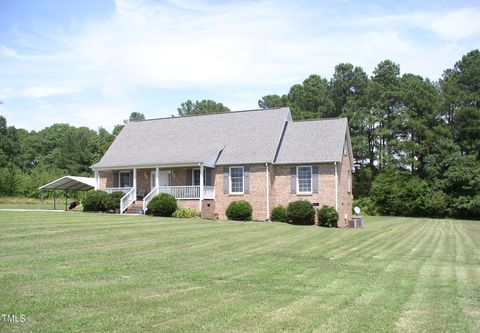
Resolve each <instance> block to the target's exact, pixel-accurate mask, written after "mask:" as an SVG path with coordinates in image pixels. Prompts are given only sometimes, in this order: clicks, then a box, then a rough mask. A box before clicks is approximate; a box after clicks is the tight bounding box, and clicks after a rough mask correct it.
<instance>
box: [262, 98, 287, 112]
mask: <svg viewBox="0 0 480 333" xmlns="http://www.w3.org/2000/svg"><path fill="white" fill-rule="evenodd" d="M258 106H259V107H261V108H262V109H269V108H280V107H284V106H288V98H287V95H282V96H279V95H266V96H263V97H262V98H261V99H259V100H258Z"/></svg>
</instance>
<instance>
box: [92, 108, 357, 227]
mask: <svg viewBox="0 0 480 333" xmlns="http://www.w3.org/2000/svg"><path fill="white" fill-rule="evenodd" d="M92 169H93V170H94V171H95V179H96V189H100V190H104V191H107V192H113V191H123V192H124V193H125V196H124V197H123V199H122V202H121V212H122V213H123V212H124V211H127V210H130V211H132V210H133V211H142V210H143V211H145V210H146V209H147V204H148V202H149V201H150V200H151V199H152V198H153V197H154V196H155V195H156V194H158V193H160V192H167V193H170V194H172V195H174V196H175V197H176V198H177V199H178V203H179V206H180V207H189V208H195V209H196V210H198V211H200V212H201V215H202V217H206V218H220V219H225V218H226V216H225V210H226V208H227V207H228V205H229V203H230V202H232V201H234V200H241V199H245V200H248V201H249V202H250V203H251V204H252V207H253V219H254V220H269V217H270V212H271V209H272V208H273V207H275V206H277V205H280V204H281V205H284V206H287V205H288V203H289V202H291V201H295V200H299V199H303V200H308V201H310V202H312V203H313V204H314V205H315V206H322V205H325V204H327V205H330V206H333V207H335V208H336V209H337V211H338V212H339V216H340V218H339V222H338V225H339V226H345V225H346V223H347V221H348V220H350V219H351V211H352V177H351V172H352V170H353V156H352V148H351V144H350V135H349V130H348V123H347V119H345V118H338V119H322V120H310V121H293V120H292V116H291V113H290V109H289V108H276V109H262V110H250V111H238V112H227V113H217V114H208V115H200V116H188V117H171V118H160V119H152V120H144V121H133V122H129V123H128V124H127V125H126V126H125V127H124V129H123V130H122V131H121V132H120V134H119V135H118V136H117V138H116V139H115V141H114V142H113V143H112V145H111V146H110V147H109V149H108V150H107V152H106V153H105V155H104V156H103V157H102V158H101V160H100V161H99V162H98V163H96V164H94V165H93V166H92Z"/></svg>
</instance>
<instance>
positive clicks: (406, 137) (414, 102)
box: [391, 74, 439, 173]
mask: <svg viewBox="0 0 480 333" xmlns="http://www.w3.org/2000/svg"><path fill="white" fill-rule="evenodd" d="M399 89H400V92H399V97H400V106H399V107H400V109H399V110H398V111H399V112H398V114H397V115H396V118H395V120H394V123H393V124H392V126H393V130H394V133H395V137H394V138H393V139H392V141H391V146H392V152H393V153H394V154H395V155H396V158H397V159H398V162H399V163H400V166H403V167H404V168H407V169H409V170H411V171H413V172H417V173H422V172H423V169H424V164H425V156H426V155H427V154H428V151H429V148H430V146H431V143H432V142H433V141H434V140H435V139H436V135H435V132H434V131H433V129H434V128H435V127H437V126H438V125H439V122H438V100H439V94H438V90H437V88H436V87H435V85H434V84H433V83H432V82H431V81H429V80H428V79H427V80H425V79H423V78H422V77H421V76H418V75H413V74H405V75H403V76H402V78H401V79H400V87H399Z"/></svg>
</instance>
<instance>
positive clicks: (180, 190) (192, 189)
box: [143, 186, 215, 212]
mask: <svg viewBox="0 0 480 333" xmlns="http://www.w3.org/2000/svg"><path fill="white" fill-rule="evenodd" d="M159 193H168V194H171V195H173V196H174V197H175V198H176V199H178V200H191V199H193V200H195V199H200V186H159V187H155V188H154V189H153V190H152V191H150V193H148V194H147V195H146V196H145V197H144V198H143V211H144V212H145V211H147V206H148V203H149V202H150V201H151V200H152V199H153V197H154V196H156V195H157V194H159ZM203 198H204V199H215V187H213V186H204V187H203Z"/></svg>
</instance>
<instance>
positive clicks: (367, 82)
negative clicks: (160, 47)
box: [0, 50, 480, 218]
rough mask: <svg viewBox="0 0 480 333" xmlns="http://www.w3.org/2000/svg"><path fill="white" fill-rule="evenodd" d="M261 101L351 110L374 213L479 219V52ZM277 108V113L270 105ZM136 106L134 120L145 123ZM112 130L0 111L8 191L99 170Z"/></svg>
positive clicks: (26, 192)
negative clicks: (16, 123) (28, 120)
mask: <svg viewBox="0 0 480 333" xmlns="http://www.w3.org/2000/svg"><path fill="white" fill-rule="evenodd" d="M258 105H259V107H260V108H265V109H268V108H273V107H283V106H288V107H290V109H291V111H292V116H293V118H294V119H295V120H303V119H319V118H329V117H347V118H348V120H349V125H350V133H351V138H352V147H353V153H354V160H355V161H354V164H355V172H354V177H353V191H354V192H353V193H354V196H355V198H356V199H357V200H358V201H357V202H356V203H357V204H359V205H360V206H361V207H362V208H364V209H365V210H367V212H369V213H379V214H393V215H408V216H454V217H462V218H480V52H479V50H473V51H471V52H469V53H468V54H466V55H464V56H463V57H462V58H461V59H460V60H459V61H458V62H457V63H456V64H454V66H453V68H450V69H446V70H445V71H444V73H443V75H442V77H441V78H440V79H439V80H438V81H436V82H435V81H430V80H429V79H426V78H423V77H421V76H419V75H415V74H409V73H407V74H401V72H400V66H399V65H398V64H396V63H394V62H393V61H391V60H385V61H382V62H380V63H379V64H378V65H377V66H376V67H375V69H374V71H373V73H372V74H371V75H368V74H367V73H366V72H365V71H364V70H363V69H362V68H361V67H359V66H354V65H352V64H349V63H342V64H338V65H337V66H335V68H334V73H333V76H332V77H331V78H330V79H326V78H322V77H321V76H320V75H316V74H314V75H310V76H309V77H308V78H306V79H305V80H304V81H303V82H302V83H299V84H294V85H293V86H292V87H291V88H290V89H289V91H288V93H285V94H280V95H278V94H271V95H266V96H263V97H262V98H261V99H260V100H259V101H258ZM228 111H230V109H229V108H228V107H226V106H225V105H223V104H222V103H218V102H215V101H213V100H202V101H195V102H192V101H190V100H188V101H186V102H184V103H182V104H181V105H180V107H179V108H178V109H177V113H178V116H187V115H196V114H204V113H210V112H228ZM266 112H268V111H266ZM142 119H145V116H144V115H143V114H141V113H137V112H135V113H132V114H131V115H130V120H142ZM122 128H123V125H117V126H115V128H114V130H113V131H112V133H110V132H108V131H107V130H105V129H104V128H99V129H98V130H96V131H95V130H91V129H88V128H86V127H79V128H77V127H73V126H70V125H67V124H55V125H52V126H50V127H47V128H45V129H43V130H41V131H38V132H36V131H30V132H29V131H26V130H24V129H16V128H15V127H13V126H7V122H6V119H5V118H4V117H2V116H0V195H11V196H20V195H21V196H37V195H38V191H37V188H38V186H40V185H41V184H45V183H46V182H49V181H52V180H54V179H56V178H58V177H60V176H63V175H66V174H71V175H84V176H88V175H91V170H90V168H89V167H90V165H92V164H94V163H95V162H96V161H98V160H99V159H100V157H101V156H102V155H103V154H104V152H105V151H106V149H107V148H108V147H109V145H110V144H111V142H112V141H113V139H114V138H115V136H116V135H117V134H118V133H119V132H120V131H121V129H122Z"/></svg>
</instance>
